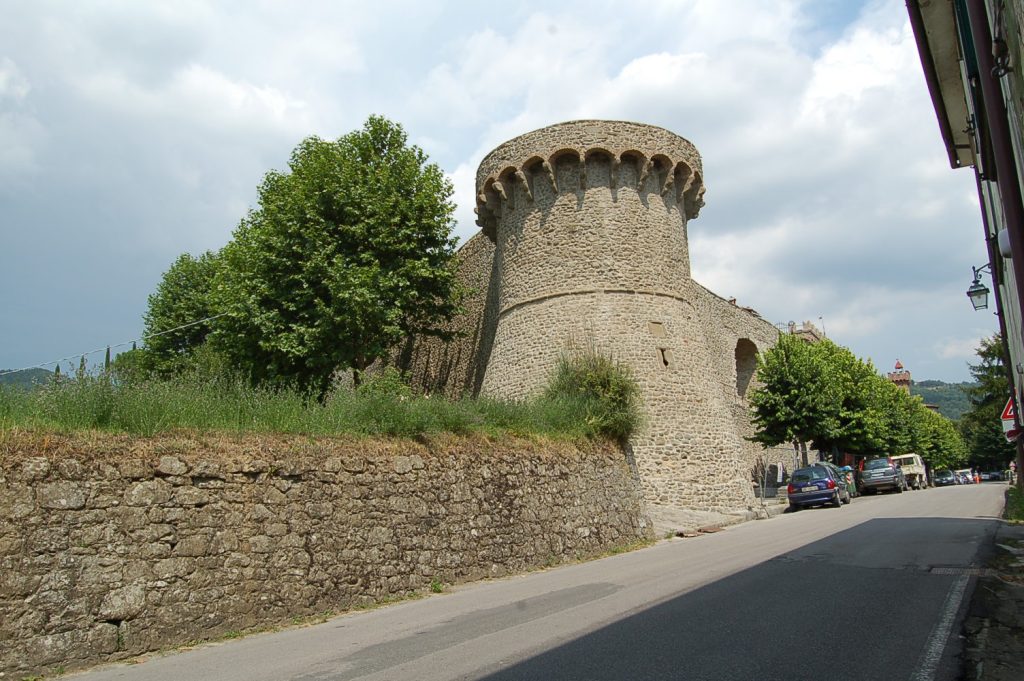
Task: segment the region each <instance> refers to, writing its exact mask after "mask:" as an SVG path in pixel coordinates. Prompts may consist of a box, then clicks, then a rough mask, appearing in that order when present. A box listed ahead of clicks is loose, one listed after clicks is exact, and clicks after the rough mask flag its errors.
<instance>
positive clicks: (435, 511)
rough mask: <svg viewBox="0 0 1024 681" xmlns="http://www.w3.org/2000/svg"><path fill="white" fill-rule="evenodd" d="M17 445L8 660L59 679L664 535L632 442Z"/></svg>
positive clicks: (6, 497)
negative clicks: (658, 532) (630, 460)
mask: <svg viewBox="0 0 1024 681" xmlns="http://www.w3.org/2000/svg"><path fill="white" fill-rule="evenodd" d="M6 444H7V445H8V447H7V450H8V451H7V453H6V454H4V455H3V457H2V458H0V672H3V673H6V674H8V675H10V676H11V677H14V676H16V675H19V676H18V678H20V676H24V675H28V674H34V673H52V672H53V671H54V670H55V669H57V668H61V667H63V668H66V669H72V668H75V667H79V666H83V665H86V664H91V663H97V662H103V661H111V660H117V659H122V658H125V657H128V656H133V655H138V654H141V653H145V652H147V651H152V650H156V649H161V648H165V647H167V646H173V645H175V644H181V643H185V642H188V641H192V640H197V639H205V638H211V637H217V636H221V635H223V634H225V633H226V632H230V631H237V630H245V629H248V628H252V627H255V626H258V625H264V624H267V623H275V622H281V621H287V620H288V619H289V618H293V617H301V616H304V615H311V614H316V613H322V612H324V611H328V610H340V609H344V608H348V607H351V606H354V605H359V604H364V603H372V602H375V601H378V600H381V599H384V598H387V597H394V596H401V595H404V594H408V593H409V592H411V591H415V590H424V589H425V588H427V587H428V585H429V584H430V583H431V581H432V580H434V579H437V580H440V581H442V582H444V583H456V582H463V581H467V580H474V579H480V578H484V577H495V576H501V575H505V574H509V573H514V572H521V571H524V570H529V569H531V568H535V567H538V566H542V565H546V564H550V563H551V562H552V561H560V560H562V558H563V557H565V556H569V557H572V556H574V555H579V556H583V555H589V554H595V553H599V552H602V551H606V550H608V549H610V548H612V547H615V546H622V545H626V544H629V543H631V542H635V541H637V540H639V539H645V538H648V537H649V536H650V533H651V529H650V525H649V522H648V521H647V519H646V518H645V516H644V514H643V511H642V500H641V497H640V493H639V491H638V488H637V486H636V484H635V481H634V480H633V478H632V477H631V473H630V470H629V468H628V466H627V465H626V463H625V461H624V459H623V456H622V452H621V450H619V449H618V448H615V447H612V446H608V445H593V446H590V447H589V448H587V449H586V450H583V449H579V448H577V447H575V446H571V445H567V444H544V443H537V442H522V441H511V442H503V443H493V442H489V441H486V440H482V439H481V440H476V439H473V440H465V439H447V440H438V441H434V442H432V443H427V444H416V443H409V442H363V441H334V440H318V441H311V440H309V439H303V438H294V439H275V440H267V439H265V438H264V439H255V438H249V439H217V438H203V439H201V440H200V439H188V438H170V437H165V438H157V439H151V440H131V439H127V438H116V437H113V436H111V437H107V438H99V439H95V438H94V439H91V440H88V441H84V440H78V441H71V440H62V439H60V438H52V437H48V438H35V439H34V440H32V441H29V442H23V443H21V445H20V446H16V447H11V446H10V445H11V443H10V442H7V443H6Z"/></svg>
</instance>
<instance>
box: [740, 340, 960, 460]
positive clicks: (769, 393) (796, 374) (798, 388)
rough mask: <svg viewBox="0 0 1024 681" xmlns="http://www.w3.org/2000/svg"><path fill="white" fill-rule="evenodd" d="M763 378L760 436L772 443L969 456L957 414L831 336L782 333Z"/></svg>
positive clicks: (756, 417)
mask: <svg viewBox="0 0 1024 681" xmlns="http://www.w3.org/2000/svg"><path fill="white" fill-rule="evenodd" d="M757 381H758V385H757V387H756V388H755V389H754V390H753V391H752V392H751V397H750V403H751V409H752V421H753V423H754V427H755V434H754V436H753V438H752V439H753V440H755V441H757V442H760V443H762V444H764V445H766V446H776V445H780V444H783V443H796V444H798V445H801V446H805V445H806V444H807V443H810V444H812V445H813V446H814V447H815V448H816V449H819V450H821V451H823V452H826V453H828V454H831V455H836V454H838V453H840V452H844V453H849V454H855V455H860V456H872V455H886V454H889V455H892V454H905V453H908V452H917V453H918V454H920V455H921V457H922V458H923V459H924V460H925V461H926V462H928V463H929V464H931V465H932V467H933V468H939V467H948V466H953V465H955V464H959V463H962V462H963V461H965V460H966V458H967V449H966V446H965V445H964V442H963V439H962V438H960V436H959V433H958V432H957V430H956V427H955V425H954V424H953V422H952V421H950V420H949V419H947V418H945V417H944V416H941V415H940V414H937V413H935V412H933V411H931V410H930V409H928V408H927V407H925V406H924V404H923V403H922V402H921V399H920V398H918V397H912V396H910V395H908V394H907V393H906V392H904V391H903V390H901V389H900V388H899V387H897V386H896V385H894V384H893V383H892V382H890V381H889V380H887V379H886V378H884V377H882V376H880V375H879V374H878V372H877V371H876V370H875V368H874V366H872V364H871V363H870V362H865V361H863V360H861V359H859V358H858V357H856V356H855V355H854V354H853V353H852V352H850V351H849V350H848V349H847V348H843V347H841V346H838V345H836V344H835V343H832V342H831V341H829V340H824V341H821V342H819V343H813V344H812V343H807V342H805V341H803V340H801V339H800V338H798V337H796V336H793V335H791V334H780V336H779V341H778V343H776V345H775V346H774V347H772V348H771V349H769V350H767V351H766V352H763V353H761V354H760V355H759V356H758V368H757Z"/></svg>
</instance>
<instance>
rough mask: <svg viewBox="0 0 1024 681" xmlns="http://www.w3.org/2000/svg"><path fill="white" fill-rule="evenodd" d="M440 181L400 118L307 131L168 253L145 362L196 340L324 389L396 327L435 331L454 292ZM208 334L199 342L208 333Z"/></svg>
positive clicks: (449, 219) (156, 361) (369, 359)
mask: <svg viewBox="0 0 1024 681" xmlns="http://www.w3.org/2000/svg"><path fill="white" fill-rule="evenodd" d="M452 191H453V190H452V185H451V183H450V182H449V181H448V179H447V178H446V177H445V175H444V173H443V172H442V171H441V169H440V168H438V166H437V165H435V164H432V163H428V159H427V156H426V154H425V153H424V152H423V151H422V150H421V149H420V148H419V147H417V146H415V145H409V144H408V142H407V136H406V133H405V131H404V130H403V129H402V127H401V126H400V125H398V124H396V123H393V122H391V121H389V120H387V119H385V118H382V117H379V116H371V117H370V118H369V119H368V120H367V121H366V123H365V124H364V126H363V128H362V129H360V130H356V131H354V132H351V133H349V134H347V135H344V136H342V137H341V138H339V139H337V140H335V141H327V140H322V139H320V138H318V137H309V138H307V139H305V140H303V141H302V142H301V143H300V144H299V145H298V146H297V147H296V148H295V149H294V151H293V152H292V155H291V159H290V161H289V164H288V170H287V171H286V172H277V171H271V172H268V173H267V174H266V176H265V177H264V178H263V182H262V183H261V184H260V187H259V190H258V205H257V207H256V208H255V209H253V210H251V211H250V212H249V213H248V215H246V217H245V218H243V219H242V220H241V222H240V224H239V225H238V227H237V229H236V230H235V232H234V234H233V237H232V240H231V241H230V242H229V243H228V244H227V245H226V246H225V247H224V248H223V249H222V250H221V251H220V253H218V254H217V255H213V254H210V253H206V254H204V255H203V256H201V257H199V258H192V257H191V256H189V255H187V254H186V255H183V256H181V257H180V258H179V259H178V260H177V261H175V263H174V264H173V265H172V266H171V268H170V269H169V270H168V272H167V273H166V274H165V275H164V278H163V280H162V281H161V283H160V285H159V287H158V288H157V291H156V293H154V294H153V295H152V296H150V300H149V309H148V311H147V313H146V317H145V321H146V331H147V334H150V333H155V332H157V331H163V330H166V329H168V328H173V327H175V326H179V325H181V324H184V323H188V322H191V321H195V320H197V319H201V318H204V317H208V316H212V315H219V316H218V318H217V319H216V320H215V321H214V322H213V323H212V324H210V325H207V324H203V325H197V326H195V327H190V328H188V329H183V330H181V331H179V332H175V333H172V334H167V335H165V336H160V337H155V338H152V339H150V340H148V341H147V343H146V362H147V363H148V364H151V365H152V368H153V369H155V370H157V371H160V372H170V373H173V372H176V371H180V370H182V369H183V368H184V366H186V365H187V363H183V358H188V357H190V356H192V355H194V354H195V352H196V350H197V349H198V348H200V347H206V350H207V351H208V352H212V353H214V354H216V355H219V356H222V357H224V358H226V360H227V361H228V362H229V364H230V366H232V367H234V368H235V369H236V370H238V371H240V372H241V373H243V374H245V375H248V376H250V377H251V378H252V379H253V381H254V382H256V383H262V384H289V385H294V386H298V387H301V388H303V389H307V390H311V391H313V392H316V393H318V394H320V395H323V394H325V392H326V390H327V389H328V386H329V385H330V382H331V379H332V377H333V376H334V375H335V373H336V372H338V371H339V370H343V369H352V370H353V371H354V373H355V378H356V380H357V382H358V378H359V374H360V373H361V372H362V371H363V370H364V369H366V367H368V366H369V365H370V364H371V363H373V362H374V361H375V360H377V359H379V358H380V357H382V356H384V355H385V353H387V352H388V350H389V349H390V348H391V347H393V346H394V345H395V344H396V343H398V342H399V341H400V340H401V339H402V338H404V337H406V336H407V335H409V334H419V335H436V336H441V337H447V336H449V335H450V333H449V332H448V330H447V324H446V322H447V321H448V320H449V319H450V318H451V316H452V315H453V314H454V313H455V311H456V310H457V309H458V306H459V299H460V294H461V291H460V288H459V285H458V283H457V280H456V278H455V271H454V266H453V265H454V263H453V262H452V256H453V254H454V251H455V243H456V239H455V238H454V237H453V236H452V229H453V227H454V220H453V215H454V211H455V204H454V203H453V202H452V201H451V196H452ZM207 341H209V342H207Z"/></svg>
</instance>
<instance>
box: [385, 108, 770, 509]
mask: <svg viewBox="0 0 1024 681" xmlns="http://www.w3.org/2000/svg"><path fill="white" fill-rule="evenodd" d="M702 172H703V170H702V165H701V158H700V155H699V153H698V152H697V150H696V148H695V147H694V146H693V145H692V144H691V143H690V142H688V141H687V140H685V139H683V138H682V137H679V136H678V135H676V134H674V133H672V132H669V131H668V130H664V129H662V128H658V127H654V126H649V125H642V124H639V123H631V122H625V121H596V120H587V121H572V122H568V123H561V124H558V125H553V126H550V127H547V128H542V129H540V130H535V131H533V132H530V133H527V134H525V135H521V136H519V137H516V138H514V139H512V140H510V141H508V142H506V143H505V144H502V145H500V146H499V147H497V148H496V149H495V150H494V151H492V152H491V153H490V154H488V155H487V156H486V157H485V158H484V159H483V161H482V162H481V164H480V168H479V170H478V171H477V176H476V191H477V197H476V202H477V208H476V210H477V215H478V221H477V222H478V224H479V225H480V227H481V232H480V234H478V235H476V236H475V237H473V238H472V239H470V240H469V241H468V242H467V243H466V244H465V245H464V246H463V248H462V249H461V250H460V253H459V256H460V267H461V272H460V274H461V277H462V280H463V282H464V283H465V284H466V285H467V286H468V287H469V288H470V289H471V290H472V291H473V294H472V295H471V297H470V299H469V300H468V301H467V304H466V312H465V314H464V315H463V316H462V317H460V318H459V319H457V320H456V321H455V322H454V326H455V327H456V329H457V330H460V331H462V332H463V335H462V336H461V337H460V338H459V339H457V340H456V341H454V342H451V343H441V342H439V341H435V340H431V339H411V340H410V342H409V343H408V344H407V345H406V346H405V347H404V348H403V350H404V352H403V355H402V358H401V361H400V362H399V363H400V364H401V365H402V366H403V367H404V368H406V369H409V370H410V371H411V373H412V375H413V377H414V379H415V380H416V381H417V382H418V383H419V384H420V385H421V386H424V387H427V388H428V389H430V390H434V391H439V392H445V393H447V394H450V395H463V394H472V395H484V396H493V397H500V398H506V399H521V398H525V397H528V396H530V395H534V394H536V393H538V392H540V391H541V390H543V387H544V385H545V384H546V382H547V380H548V377H549V376H550V374H551V371H552V369H553V368H554V366H555V364H556V363H557V361H558V358H559V356H560V355H562V354H563V353H566V352H576V351H580V350H595V351H597V352H600V353H603V354H607V355H610V356H612V357H613V358H615V359H616V360H618V361H620V362H622V363H624V364H625V365H627V366H628V367H629V368H630V369H631V370H632V372H633V374H634V375H635V377H636V378H637V380H638V382H639V384H640V389H641V394H642V401H643V411H644V415H645V424H644V426H643V427H642V429H641V430H640V431H639V432H638V433H636V435H635V436H634V437H632V439H631V440H630V442H629V443H628V446H627V454H628V455H629V458H630V459H631V462H632V463H633V464H634V465H635V467H636V470H637V472H638V473H639V479H640V483H641V485H642V488H643V491H644V496H645V499H646V502H647V503H648V504H650V505H652V506H666V507H672V508H687V509H698V510H709V511H723V512H729V511H734V510H736V509H742V508H747V507H749V506H750V505H751V504H752V503H753V495H752V486H751V470H752V468H753V465H754V462H755V461H756V460H757V459H758V458H759V457H763V456H764V452H763V450H762V449H761V448H760V447H759V446H757V445H754V444H753V443H751V442H749V440H747V439H746V438H747V437H749V436H750V435H751V434H752V433H753V430H752V427H751V423H750V419H749V408H748V403H747V400H746V396H747V394H748V392H749V390H750V389H751V387H752V386H753V385H754V369H755V367H756V356H757V353H758V352H761V351H763V350H766V349H768V348H769V347H771V346H772V345H773V344H774V343H775V340H776V339H777V338H778V330H777V329H776V328H775V326H774V325H773V324H770V323H768V322H766V321H765V320H763V319H761V318H760V317H759V316H758V315H757V314H756V313H755V312H754V311H753V310H750V309H748V308H743V307H739V306H737V305H736V304H735V303H734V302H733V301H727V300H725V299H723V298H720V297H719V296H717V295H715V294H714V293H711V292H710V291H708V290H707V289H705V288H703V287H702V286H700V285H699V284H697V283H696V282H694V281H693V280H692V279H691V278H690V259H689V248H688V242H687V232H686V230H687V221H688V220H690V219H693V218H696V217H697V216H698V214H699V211H700V208H701V207H702V206H703V205H704V199H703V197H704V183H703V176H702ZM769 458H772V459H774V458H778V456H777V455H775V454H772V455H771V456H769Z"/></svg>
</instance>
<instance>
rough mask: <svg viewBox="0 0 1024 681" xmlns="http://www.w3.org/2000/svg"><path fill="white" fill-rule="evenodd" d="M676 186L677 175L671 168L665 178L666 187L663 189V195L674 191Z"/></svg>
mask: <svg viewBox="0 0 1024 681" xmlns="http://www.w3.org/2000/svg"><path fill="white" fill-rule="evenodd" d="M675 184H676V174H675V173H674V172H673V171H672V169H671V168H669V170H668V174H667V177H665V186H664V187H662V188H661V195H662V196H666V195H667V194H668V193H669V192H670V191H672V187H674V186H675Z"/></svg>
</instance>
